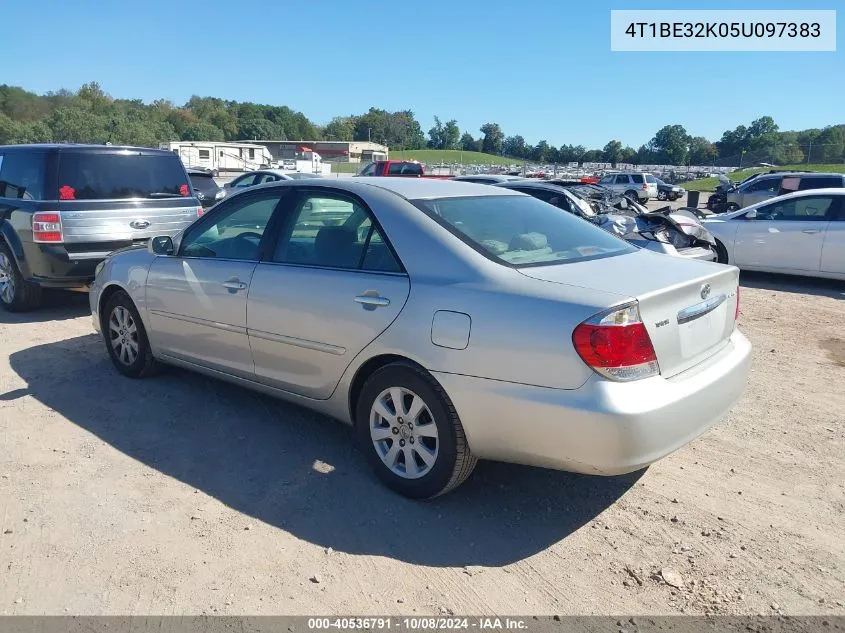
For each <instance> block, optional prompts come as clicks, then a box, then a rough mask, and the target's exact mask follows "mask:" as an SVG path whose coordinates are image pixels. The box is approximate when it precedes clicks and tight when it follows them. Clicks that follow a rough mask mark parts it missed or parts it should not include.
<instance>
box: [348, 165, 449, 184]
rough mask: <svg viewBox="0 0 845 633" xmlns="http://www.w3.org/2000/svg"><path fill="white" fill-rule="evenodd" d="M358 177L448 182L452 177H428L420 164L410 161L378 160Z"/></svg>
mask: <svg viewBox="0 0 845 633" xmlns="http://www.w3.org/2000/svg"><path fill="white" fill-rule="evenodd" d="M358 175H359V176H391V177H397V176H398V177H400V178H439V179H441V180H448V179H450V178H452V176H430V175H428V174H426V173H425V169H423V166H422V164H420V163H418V162H416V161H412V160H378V161H375V162H373V163H370V164H369V165H367V166H366V167H364V169H362V170H361V173H360V174H358Z"/></svg>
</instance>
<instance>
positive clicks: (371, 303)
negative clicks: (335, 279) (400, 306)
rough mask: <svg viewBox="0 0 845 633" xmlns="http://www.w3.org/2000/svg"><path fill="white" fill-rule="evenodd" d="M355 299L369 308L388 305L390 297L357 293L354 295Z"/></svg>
mask: <svg viewBox="0 0 845 633" xmlns="http://www.w3.org/2000/svg"><path fill="white" fill-rule="evenodd" d="M355 301H356V302H357V303H360V304H361V305H363V306H364V307H365V308H366V307H370V308H371V309H372V308H378V307H383V306H389V305H390V299H388V298H387V297H380V296H378V295H358V296H357V297H355Z"/></svg>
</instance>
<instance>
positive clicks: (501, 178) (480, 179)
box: [453, 174, 525, 185]
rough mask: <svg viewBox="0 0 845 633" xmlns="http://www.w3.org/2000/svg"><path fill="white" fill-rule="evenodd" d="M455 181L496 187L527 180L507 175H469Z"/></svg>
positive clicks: (459, 177)
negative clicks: (501, 183)
mask: <svg viewBox="0 0 845 633" xmlns="http://www.w3.org/2000/svg"><path fill="white" fill-rule="evenodd" d="M453 180H457V181H458V182H474V183H477V184H479V185H495V184H496V183H499V182H511V181H513V180H525V178H523V177H522V176H508V175H507V174H469V175H467V176H455V178H453Z"/></svg>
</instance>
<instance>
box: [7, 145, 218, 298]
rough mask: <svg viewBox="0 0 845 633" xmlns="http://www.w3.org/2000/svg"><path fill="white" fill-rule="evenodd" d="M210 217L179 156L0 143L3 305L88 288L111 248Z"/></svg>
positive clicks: (99, 147) (96, 147) (105, 148)
mask: <svg viewBox="0 0 845 633" xmlns="http://www.w3.org/2000/svg"><path fill="white" fill-rule="evenodd" d="M201 214H202V207H201V206H200V203H199V201H198V200H197V198H195V197H194V196H193V195H192V191H191V186H190V184H189V180H188V175H187V174H186V173H185V168H184V167H183V166H182V162H181V161H180V160H179V157H178V156H177V155H176V154H174V153H173V152H169V151H164V150H156V149H149V148H138V147H116V146H105V145H8V146H5V147H3V146H0V306H2V307H3V308H5V309H6V310H10V311H13V312H18V311H23V310H31V309H34V308H37V307H38V306H39V304H40V302H41V295H42V289H43V288H84V287H85V286H86V285H87V284H88V283H89V282H90V281H91V280H92V279H94V269H95V267H96V266H97V264H99V263H100V262H101V261H103V259H104V258H105V257H106V255H107V254H108V253H110V252H111V251H114V250H116V249H119V248H123V247H124V246H130V245H132V244H146V242H147V241H148V240H149V238H150V237H151V236H153V235H161V234H164V233H167V234H173V233H176V232H178V231H179V230H180V229H182V228H184V227H185V226H187V225H188V224H190V223H191V221H193V220H194V219H196V217H197V216H198V215H201Z"/></svg>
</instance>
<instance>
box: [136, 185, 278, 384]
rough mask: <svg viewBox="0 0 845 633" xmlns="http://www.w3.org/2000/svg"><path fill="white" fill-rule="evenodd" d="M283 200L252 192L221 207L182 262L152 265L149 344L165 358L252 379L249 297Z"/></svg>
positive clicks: (190, 235) (197, 229)
mask: <svg viewBox="0 0 845 633" xmlns="http://www.w3.org/2000/svg"><path fill="white" fill-rule="evenodd" d="M284 193H285V190H283V189H270V190H263V191H255V192H247V193H244V194H241V195H239V196H236V197H234V198H232V199H231V200H227V201H224V202H221V203H220V204H219V205H218V206H217V207H215V209H213V210H212V211H211V212H210V213H209V214H208V215H207V216H205V217H203V219H202V220H200V221H198V222H197V223H196V224H194V225H193V226H191V227H190V228H189V229H188V230H187V231H186V232H185V234H184V236H183V237H182V240H181V243H180V245H179V251H178V253H177V254H176V255H174V256H161V257H157V258H156V259H155V260H154V261H153V263H152V265H151V266H150V271H149V274H148V276H147V284H146V289H147V290H146V292H147V295H146V299H147V310H148V314H149V320H150V337H151V339H152V341H153V344H154V345H155V346H156V347H157V348H158V349H159V350H160V351H161V353H163V354H165V355H167V356H171V357H173V358H177V359H180V360H185V361H189V362H192V363H196V364H198V365H201V366H203V367H208V368H210V369H215V370H217V371H222V372H226V373H230V374H234V375H236V376H241V377H245V378H253V377H254V374H255V369H254V366H253V362H252V354H251V352H250V349H249V340H248V339H247V334H246V325H247V324H246V308H247V296H248V294H249V288H250V283H251V282H252V276H253V271H254V270H255V266H256V264H257V263H258V260H259V258H260V254H261V252H262V248H263V247H264V245H265V242H266V238H265V237H264V234H265V233H268V234H269V232H268V226H269V225H270V220H271V218H272V217H273V213H274V211H275V209H276V208H277V207H278V206H279V202H280V200H281V199H282V196H283V195H284Z"/></svg>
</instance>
